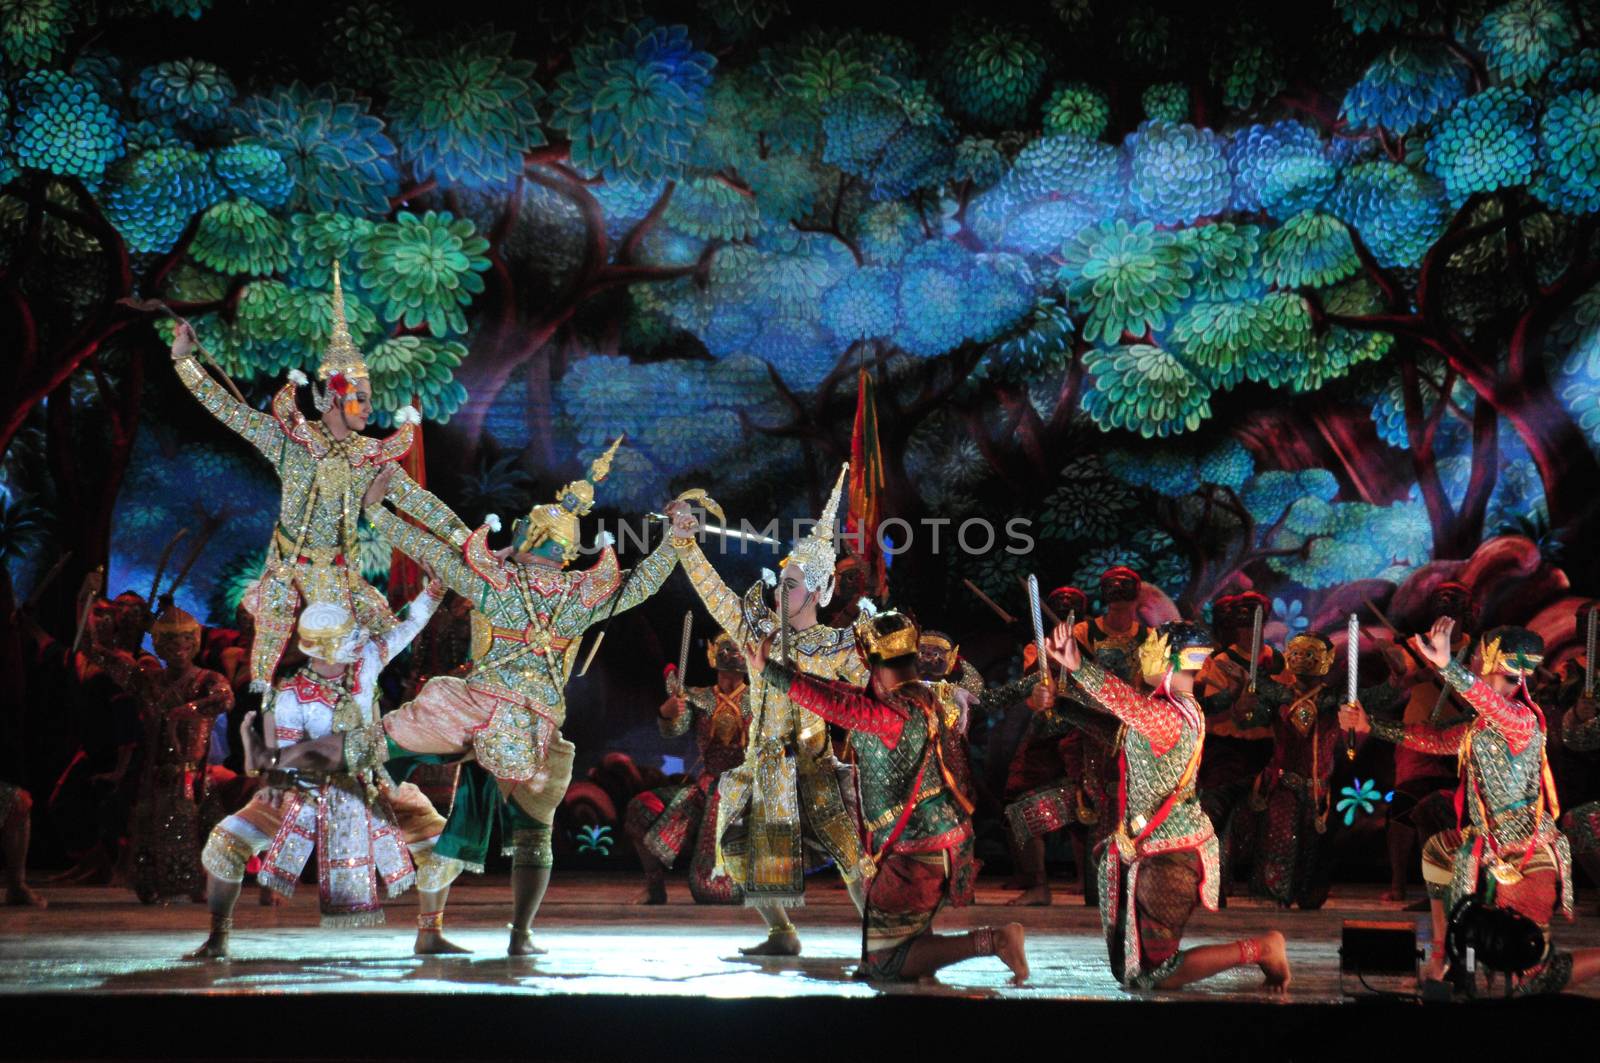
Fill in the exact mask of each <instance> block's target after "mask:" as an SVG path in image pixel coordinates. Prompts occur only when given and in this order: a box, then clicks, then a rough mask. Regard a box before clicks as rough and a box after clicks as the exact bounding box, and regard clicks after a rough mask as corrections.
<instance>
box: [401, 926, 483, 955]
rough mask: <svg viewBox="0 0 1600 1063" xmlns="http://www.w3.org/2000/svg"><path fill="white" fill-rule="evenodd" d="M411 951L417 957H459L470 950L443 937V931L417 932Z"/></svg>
mask: <svg viewBox="0 0 1600 1063" xmlns="http://www.w3.org/2000/svg"><path fill="white" fill-rule="evenodd" d="M411 951H412V953H414V954H415V955H418V956H459V955H461V954H462V953H464V952H471V951H472V950H471V949H469V948H464V947H462V946H460V945H457V944H456V943H455V942H454V941H451V940H450V939H449V938H447V937H445V936H444V932H443V931H439V930H418V931H417V943H416V944H415V945H412V946H411Z"/></svg>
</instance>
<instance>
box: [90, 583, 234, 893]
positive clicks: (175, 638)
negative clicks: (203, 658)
mask: <svg viewBox="0 0 1600 1063" xmlns="http://www.w3.org/2000/svg"><path fill="white" fill-rule="evenodd" d="M93 636H94V641H93V643H92V644H91V647H90V652H89V657H90V659H91V660H92V661H93V662H94V663H95V664H97V665H99V666H100V667H101V668H103V669H104V670H105V672H106V674H107V675H109V676H110V677H111V679H112V680H113V681H114V682H115V683H116V684H117V685H118V686H120V687H122V688H123V689H124V690H126V691H128V692H129V693H130V694H132V695H133V696H134V697H135V698H136V699H137V700H138V702H139V711H140V716H141V719H142V721H143V724H144V745H143V757H144V762H143V766H142V767H141V769H140V787H139V794H138V800H137V803H136V804H135V805H134V809H133V828H132V833H131V838H132V843H133V888H134V892H135V893H136V894H138V897H139V900H141V901H143V902H144V903H145V904H153V903H155V902H156V901H159V900H171V899H172V898H174V897H185V896H188V897H193V898H194V899H195V900H199V899H200V898H201V896H202V889H203V887H202V883H203V879H202V877H201V873H200V845H201V830H200V803H201V802H202V801H203V800H204V791H205V779H206V753H207V751H208V750H209V748H210V745H211V728H212V725H213V723H214V722H215V720H216V718H217V716H218V714H220V713H224V712H227V711H228V710H229V709H230V708H232V707H233V691H232V690H230V689H229V688H228V681H227V680H226V679H224V678H222V676H220V675H218V674H217V673H216V672H213V671H210V670H208V669H205V668H197V667H195V663H194V659H195V655H196V654H198V653H199V652H200V624H199V622H198V621H196V620H195V618H194V617H192V616H190V615H189V614H188V613H186V612H184V611H183V610H182V609H179V608H178V607H177V606H176V605H174V604H172V601H171V599H170V598H169V599H167V600H165V601H164V603H163V607H162V610H161V613H160V615H159V616H157V617H156V619H155V623H154V624H152V625H151V627H150V641H151V644H152V645H153V646H154V647H155V651H156V656H157V657H159V658H160V659H161V663H159V664H158V663H156V661H154V660H152V659H151V658H148V657H145V658H142V659H136V658H135V657H134V656H133V654H131V653H129V652H127V651H126V650H123V649H120V648H117V646H116V645H115V643H114V641H113V639H114V635H113V632H112V631H111V630H109V629H108V627H107V625H106V624H105V622H104V621H103V620H102V621H101V622H100V623H99V624H98V625H97V627H96V629H95V630H94V632H93Z"/></svg>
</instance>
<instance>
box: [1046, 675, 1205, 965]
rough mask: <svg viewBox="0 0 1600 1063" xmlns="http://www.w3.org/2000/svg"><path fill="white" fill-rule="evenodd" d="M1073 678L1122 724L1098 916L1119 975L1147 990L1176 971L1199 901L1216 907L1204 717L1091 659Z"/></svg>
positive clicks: (1195, 707)
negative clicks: (1203, 794)
mask: <svg viewBox="0 0 1600 1063" xmlns="http://www.w3.org/2000/svg"><path fill="white" fill-rule="evenodd" d="M1073 678H1074V679H1075V680H1076V681H1077V683H1078V685H1079V687H1081V688H1082V690H1083V691H1084V692H1085V693H1086V694H1087V695H1088V696H1089V697H1090V698H1092V699H1093V700H1094V701H1095V702H1096V703H1098V705H1099V706H1100V707H1101V708H1102V709H1103V711H1105V712H1108V713H1110V714H1111V715H1112V716H1114V717H1116V718H1117V719H1118V720H1119V721H1121V723H1122V732H1121V739H1120V741H1119V743H1118V752H1119V758H1118V759H1119V762H1120V770H1119V774H1120V781H1119V787H1118V801H1117V807H1116V817H1115V819H1114V821H1113V823H1112V829H1113V833H1112V835H1111V837H1110V838H1109V839H1107V841H1106V842H1105V843H1104V844H1103V846H1102V849H1101V855H1100V922H1101V927H1102V929H1103V930H1104V932H1105V935H1106V946H1107V949H1108V950H1109V952H1110V960H1111V970H1112V973H1113V974H1115V975H1116V977H1117V980H1118V981H1119V982H1121V983H1122V984H1123V985H1126V986H1129V987H1133V988H1139V989H1149V988H1152V987H1154V986H1156V985H1159V984H1160V983H1161V982H1162V981H1163V980H1165V979H1166V978H1167V977H1168V976H1169V975H1170V974H1172V973H1173V972H1174V971H1176V970H1177V968H1178V964H1179V963H1180V962H1181V954H1180V952H1179V943H1180V941H1181V938H1182V934H1183V928H1184V925H1185V924H1186V923H1187V921H1188V918H1189V915H1190V913H1191V912H1192V911H1193V909H1194V905H1195V903H1196V901H1197V900H1198V901H1199V902H1200V903H1202V904H1204V905H1205V906H1206V907H1207V908H1209V909H1211V910H1213V911H1214V910H1216V907H1217V884H1218V866H1217V839H1216V834H1215V832H1214V831H1213V829H1212V826H1211V820H1210V819H1208V818H1207V817H1206V814H1205V812H1204V811H1202V810H1201V808H1200V802H1199V801H1198V800H1197V799H1196V797H1195V778H1196V775H1197V773H1198V769H1199V766H1200V753H1201V749H1202V747H1203V745H1204V741H1205V719H1204V717H1203V715H1202V712H1201V708H1200V705H1199V703H1198V702H1197V701H1195V700H1194V699H1193V698H1192V697H1189V696H1187V695H1182V694H1173V693H1168V692H1166V691H1165V690H1164V689H1163V690H1162V691H1161V692H1157V693H1154V694H1141V693H1139V692H1138V691H1136V690H1134V689H1133V688H1132V687H1131V686H1129V685H1128V684H1127V683H1124V682H1123V681H1122V680H1120V679H1118V678H1117V677H1116V676H1114V675H1112V674H1111V673H1109V672H1107V671H1106V670H1105V669H1104V668H1102V667H1100V666H1099V665H1097V664H1094V663H1092V662H1089V661H1085V662H1084V663H1083V665H1082V666H1081V667H1080V668H1079V669H1078V670H1077V671H1076V672H1075V673H1073Z"/></svg>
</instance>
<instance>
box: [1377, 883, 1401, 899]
mask: <svg viewBox="0 0 1600 1063" xmlns="http://www.w3.org/2000/svg"><path fill="white" fill-rule="evenodd" d="M1379 899H1380V900H1385V901H1403V900H1405V899H1406V888H1405V887H1404V886H1390V887H1389V888H1388V889H1386V890H1384V891H1383V895H1382V897H1380V898H1379Z"/></svg>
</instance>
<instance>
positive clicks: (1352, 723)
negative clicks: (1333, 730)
mask: <svg viewBox="0 0 1600 1063" xmlns="http://www.w3.org/2000/svg"><path fill="white" fill-rule="evenodd" d="M1339 726H1340V728H1342V729H1343V730H1346V731H1354V732H1355V733H1356V737H1357V738H1360V737H1362V736H1364V735H1366V734H1367V732H1369V731H1371V730H1372V720H1371V719H1369V718H1368V717H1367V710H1366V709H1363V708H1362V707H1361V705H1360V704H1359V703H1357V702H1348V703H1346V704H1344V705H1340V706H1339Z"/></svg>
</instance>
